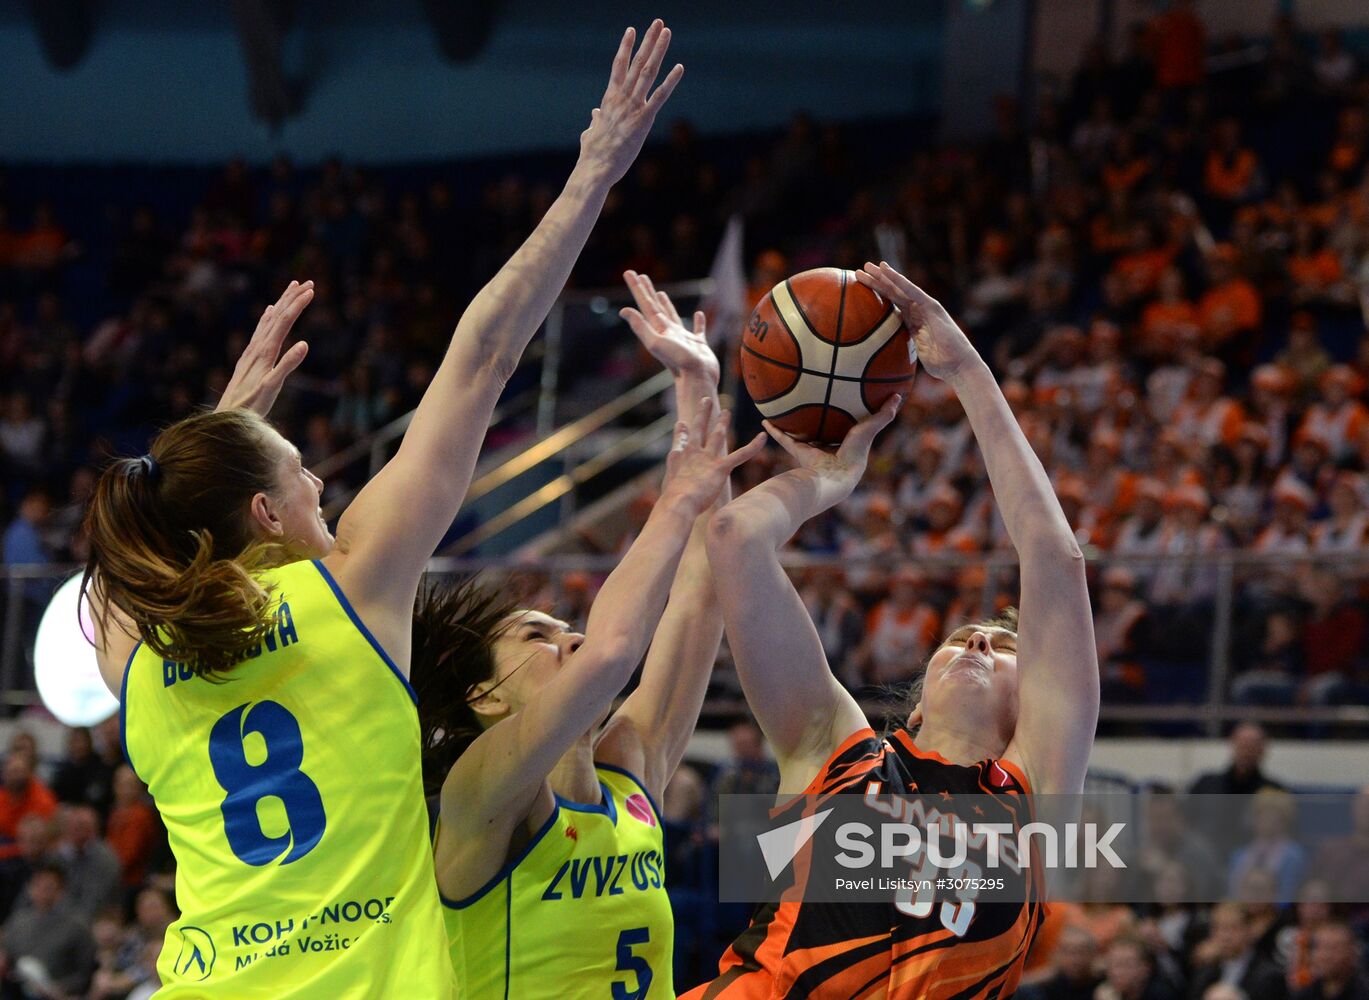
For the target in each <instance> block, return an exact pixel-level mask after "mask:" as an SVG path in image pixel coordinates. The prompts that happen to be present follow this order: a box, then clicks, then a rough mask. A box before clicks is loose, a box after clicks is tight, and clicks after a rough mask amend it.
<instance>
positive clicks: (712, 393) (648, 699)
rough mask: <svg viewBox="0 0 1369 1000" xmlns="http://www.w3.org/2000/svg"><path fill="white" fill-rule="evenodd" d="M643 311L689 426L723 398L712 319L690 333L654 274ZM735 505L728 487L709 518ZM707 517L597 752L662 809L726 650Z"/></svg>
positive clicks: (639, 284)
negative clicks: (637, 781)
mask: <svg viewBox="0 0 1369 1000" xmlns="http://www.w3.org/2000/svg"><path fill="white" fill-rule="evenodd" d="M623 278H624V280H625V281H626V282H627V286H628V288H629V289H630V290H631V291H632V295H633V298H634V299H636V302H637V308H636V309H624V310H623V311H622V316H623V318H624V319H626V320H627V321H628V325H629V326H631V327H632V332H633V333H635V334H636V335H637V338H638V339H639V340H640V341H641V342H642V344H643V346H645V347H646V349H647V350H648V351H650V352H651V355H652V356H653V357H654V358H656V360H657V361H660V362H661V364H663V365H665V366H666V368H667V369H669V370H670V373H671V374H672V375H674V377H675V405H676V407H677V409H678V411H679V413H678V416H679V419H680V420H682V421H684V422H685V423H691V422H693V421H695V420H696V419H697V415H696V410H697V408H698V405H699V403H700V401H702V400H704V399H708V400H713V401H715V402H716V400H717V398H718V359H717V357H716V356H715V355H714V353H713V349H712V348H711V347H709V346H708V340H707V338H706V336H705V333H704V314H703V313H702V312H696V313H695V314H694V328H693V329H692V330H691V329H689V328H688V327H686V326H685V325H684V321H683V320H682V319H681V318H680V314H679V313H678V312H676V310H675V306H674V304H673V303H672V302H671V301H670V297H669V296H668V295H666V294H665V293H664V292H660V291H657V290H656V289H655V287H654V286H653V285H652V284H651V279H650V278H648V277H647V276H646V275H643V274H637V273H636V272H635V271H628V272H627V273H626V274H624V275H623ZM730 499H731V489H730V488H729V485H728V484H727V483H723V486H722V489H721V490H719V491H718V497H717V500H716V501H715V502H714V504H713V506H712V507H711V508H710V510H715V509H717V507H718V506H719V505H720V504H724V503H726V502H727V501H728V500H730ZM708 520H709V511H705V512H704V513H703V514H702V515H700V516H699V517H698V518H696V519H695V521H694V529H693V531H692V532H690V536H689V542H688V543H687V544H686V545H685V550H684V555H683V556H682V557H681V559H680V567H679V569H678V570H676V572H675V582H674V583H673V584H672V585H671V588H670V597H669V599H668V600H667V601H666V606H665V613H664V614H662V615H661V623H660V624H659V625H658V626H657V627H656V634H655V637H654V638H653V639H652V640H651V647H650V649H648V650H647V654H646V663H645V664H644V665H643V667H642V679H641V683H639V684H638V685H637V689H636V690H635V691H633V692H632V694H630V695H629V696H628V697H627V700H626V701H624V702H623V704H622V706H621V707H620V708H619V709H618V711H617V712H615V713H614V714H613V718H612V719H611V720H609V723H608V725H607V726H606V727H605V729H604V733H603V735H602V736H601V737H600V739H599V742H598V744H597V746H596V747H595V759H596V760H600V761H603V762H604V763H607V764H616V765H617V766H619V767H622V768H625V769H626V770H628V771H631V772H632V773H633V774H635V775H638V776H639V777H640V778H641V780H642V782H643V783H644V784H645V785H646V787H647V789H648V790H649V791H650V792H651V794H652V795H653V796H654V797H655V798H656V800H657V801H658V802H659V801H660V799H661V795H662V793H663V792H664V791H665V786H666V783H667V782H669V781H670V776H671V775H672V774H674V773H675V769H676V768H677V767H678V766H679V764H680V759H681V758H682V757H683V756H684V752H685V749H686V747H688V745H689V737H690V736H691V735H692V734H693V732H694V727H695V725H697V723H698V721H699V709H700V708H701V707H702V706H703V701H704V695H706V694H707V693H708V678H709V676H710V675H711V674H712V673H713V663H714V661H715V660H716V659H717V656H718V646H719V645H720V644H721V643H722V637H723V619H722V612H721V611H720V609H719V607H718V596H717V594H716V592H715V591H714V588H713V575H712V573H710V572H709V569H708V553H707V551H706V550H705V545H704V541H705V532H706V529H707V527H708Z"/></svg>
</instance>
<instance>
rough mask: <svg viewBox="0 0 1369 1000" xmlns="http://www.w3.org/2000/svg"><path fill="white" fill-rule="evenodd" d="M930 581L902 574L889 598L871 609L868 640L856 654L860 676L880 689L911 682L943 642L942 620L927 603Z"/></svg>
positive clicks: (895, 579) (915, 574)
mask: <svg viewBox="0 0 1369 1000" xmlns="http://www.w3.org/2000/svg"><path fill="white" fill-rule="evenodd" d="M926 588H927V579H926V577H925V576H924V575H923V574H922V573H921V572H920V571H918V570H915V569H912V568H911V567H910V568H906V569H902V570H899V571H898V572H897V573H896V574H894V577H893V579H892V581H891V582H890V586H889V596H888V597H887V598H886V599H885V600H883V601H881V602H880V603H879V604H877V605H875V607H874V608H872V609H871V611H870V613H869V615H868V616H867V618H866V622H865V640H864V642H863V643H862V644H861V647H860V649H859V650H858V651H857V653H856V656H857V661H858V663H859V664H860V676H861V678H862V679H863V681H864V682H865V683H866V684H869V685H872V686H875V687H879V686H881V685H885V684H893V683H896V682H898V681H903V680H908V679H909V678H910V677H912V676H913V674H914V673H916V672H917V671H918V670H920V669H921V668H922V666H923V665H924V663H925V661H926V659H927V656H928V655H929V654H930V653H931V651H932V649H933V648H934V647H935V644H936V642H937V641H938V639H939V638H940V629H941V618H940V616H939V615H938V614H937V613H936V610H935V609H934V608H933V607H932V606H931V605H930V604H929V603H927V600H926Z"/></svg>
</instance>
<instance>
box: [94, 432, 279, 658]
mask: <svg viewBox="0 0 1369 1000" xmlns="http://www.w3.org/2000/svg"><path fill="white" fill-rule="evenodd" d="M268 433H269V425H268V424H267V423H266V421H265V420H263V419H262V418H261V417H259V416H257V415H256V414H254V413H250V412H248V411H246V410H228V411H224V412H221V413H203V414H198V415H196V416H193V417H187V418H186V419H185V420H182V421H179V422H178V423H176V424H173V425H172V426H170V427H168V428H167V429H166V430H164V431H162V432H161V433H160V434H159V435H158V436H157V438H156V440H154V441H153V442H152V447H151V449H150V450H149V453H148V454H147V455H144V456H142V457H141V458H126V459H120V460H118V461H116V462H114V463H112V464H111V465H110V466H109V467H108V468H106V469H105V470H104V472H103V473H102V474H101V476H100V478H99V481H98V482H97V483H96V486H95V491H94V494H93V496H92V498H91V501H90V506H89V509H88V511H87V514H86V531H87V533H88V535H89V537H90V542H91V553H90V559H89V561H88V562H87V564H86V571H85V577H84V579H83V580H82V583H81V589H82V592H83V594H84V593H89V592H93V593H94V596H95V597H96V598H98V600H99V606H100V607H101V608H102V620H101V625H102V627H103V628H104V629H106V630H107V629H108V628H109V626H110V620H111V611H112V609H113V608H118V609H119V610H120V611H121V612H123V613H124V614H125V615H126V616H127V617H128V619H129V620H130V621H131V622H132V625H133V629H134V630H135V631H136V638H138V639H140V640H141V641H142V642H143V643H144V644H146V645H147V647H148V648H149V649H151V650H152V651H153V652H155V653H156V654H157V655H158V656H160V657H162V658H164V659H167V660H174V661H177V662H180V663H184V664H186V665H187V666H188V667H189V668H190V669H191V670H193V671H194V672H195V673H196V674H197V675H211V676H212V675H215V674H218V673H221V672H223V671H226V670H228V669H229V668H231V667H232V666H233V665H234V664H236V663H238V662H240V661H241V660H242V659H244V658H245V656H246V654H247V652H248V651H249V650H250V649H252V648H253V647H254V646H256V645H257V644H259V643H260V642H261V641H262V640H263V639H264V638H265V636H266V634H267V632H269V631H270V629H271V627H272V625H273V624H274V620H275V607H274V603H275V602H274V600H273V597H272V594H271V592H270V590H269V588H267V587H264V586H263V585H262V584H261V583H260V582H258V580H257V579H256V574H257V573H258V572H260V571H261V570H262V569H265V568H266V567H267V566H269V565H271V564H272V563H273V562H277V561H279V559H280V557H281V554H282V553H281V549H280V546H278V545H271V544H265V543H261V542H259V541H257V540H256V539H255V537H254V535H253V531H252V528H251V521H250V515H249V513H248V511H249V507H250V504H251V500H252V497H253V496H255V495H256V494H257V493H269V492H271V491H272V490H273V489H274V488H275V486H276V468H275V466H276V460H275V458H273V456H272V454H271V451H270V449H269V447H268V443H269V442H268V437H267V434H268Z"/></svg>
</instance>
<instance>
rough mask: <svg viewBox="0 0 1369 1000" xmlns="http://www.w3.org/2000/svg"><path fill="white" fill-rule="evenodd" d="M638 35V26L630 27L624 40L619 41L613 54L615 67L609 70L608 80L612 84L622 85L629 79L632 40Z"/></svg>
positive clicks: (625, 32)
mask: <svg viewBox="0 0 1369 1000" xmlns="http://www.w3.org/2000/svg"><path fill="white" fill-rule="evenodd" d="M636 37H637V29H636V28H628V29H627V30H626V31H624V32H623V38H622V41H620V42H619V43H618V51H617V52H615V53H614V55H613V69H612V70H610V71H609V75H608V82H609V84H610V85H611V86H621V85H622V83H623V81H624V80H625V79H627V67H628V63H629V62H630V61H631V59H632V41H633V39H635V38H636Z"/></svg>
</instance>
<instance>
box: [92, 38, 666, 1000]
mask: <svg viewBox="0 0 1369 1000" xmlns="http://www.w3.org/2000/svg"><path fill="white" fill-rule="evenodd" d="M665 41H666V39H665V38H664V37H663V33H662V29H661V27H660V25H659V23H657V25H655V26H654V27H653V30H652V32H651V33H649V36H648V40H647V44H646V45H645V46H644V47H643V53H641V54H639V57H638V58H639V62H638V63H637V64H636V65H637V66H638V68H639V72H637V73H636V74H634V75H631V76H629V74H628V72H627V67H628V64H629V56H630V54H631V50H632V43H633V34H632V32H631V31H629V32H628V33H627V35H625V36H624V39H623V42H622V45H621V46H620V49H619V53H618V58H617V59H616V60H615V62H614V74H613V79H612V81H611V82H610V84H609V87H608V91H607V92H606V94H605V95H604V99H603V102H602V104H601V107H600V108H597V109H595V111H594V114H593V118H592V121H591V124H590V127H589V128H588V129H587V130H586V131H585V132H584V133H583V135H582V136H581V150H580V158H579V161H578V162H577V164H576V166H575V169H574V171H573V172H572V174H571V178H570V180H569V182H568V183H567V185H566V188H565V190H564V191H563V192H562V193H561V195H560V197H559V198H558V199H557V200H556V201H555V202H554V203H553V205H552V206H551V207H550V208H549V209H548V211H547V213H546V215H545V216H544V217H543V219H542V221H541V223H540V224H539V225H538V227H537V229H536V231H535V232H534V233H533V234H532V236H531V237H530V238H529V239H528V241H527V242H526V243H525V244H524V245H523V247H521V248H520V249H519V251H518V252H517V253H516V254H515V255H514V257H513V258H512V259H511V260H510V262H509V263H508V264H507V265H506V266H505V267H504V269H503V270H501V272H500V273H499V274H498V275H497V276H496V277H495V278H494V280H493V281H492V282H491V283H490V284H489V285H488V286H486V287H485V288H484V289H483V290H482V291H481V292H480V294H479V295H478V296H477V297H476V298H475V300H474V301H473V302H472V303H471V305H470V307H469V309H468V310H467V311H466V314H465V315H464V316H463V317H462V319H461V322H460V324H459V325H458V326H457V329H456V332H455V334H454V336H453V338H452V342H451V346H450V348H449V350H448V352H447V355H446V357H445V359H444V360H443V362H442V364H441V366H440V367H439V369H438V371H437V374H436V375H435V377H434V380H433V383H432V385H431V386H430V387H429V389H428V391H427V392H426V393H425V394H424V396H423V399H422V401H421V403H420V404H419V407H418V410H417V412H416V413H415V415H414V419H413V422H412V424H411V425H410V428H409V431H408V433H407V435H406V436H405V438H404V442H403V445H402V446H401V448H400V449H399V452H398V453H397V454H396V456H395V458H394V459H393V460H392V461H391V462H390V463H389V464H388V465H386V467H385V468H384V469H383V470H382V471H381V473H380V474H379V475H377V476H376V477H375V478H374V479H373V480H372V481H371V482H370V483H369V484H368V485H367V486H366V487H365V489H364V490H363V491H362V492H361V493H360V495H359V496H358V497H357V499H356V500H355V502H354V503H353V504H352V505H351V507H350V508H349V509H348V510H347V511H346V513H345V514H344V515H343V517H342V520H341V523H340V524H339V527H338V536H337V539H336V541H335V540H334V539H333V538H332V536H331V535H330V534H329V532H328V529H327V526H326V525H325V524H324V522H323V519H322V517H321V515H320V511H319V506H318V503H319V492H320V489H321V486H322V484H321V483H320V482H319V481H318V480H317V479H315V478H314V477H313V476H311V475H310V474H309V472H308V471H307V470H306V469H304V468H303V466H302V465H301V463H300V455H299V452H298V450H297V449H296V448H295V447H294V446H293V445H291V444H290V443H289V442H288V441H286V440H285V439H284V438H282V437H281V436H280V435H279V434H278V433H277V432H276V431H275V430H273V429H272V428H271V427H270V425H269V424H267V423H266V422H265V420H264V419H262V416H261V414H262V413H264V412H265V411H266V410H267V409H269V406H270V404H271V402H272V400H273V399H274V396H275V393H276V392H277V391H278V390H279V387H280V382H281V380H282V379H283V378H284V377H285V375H286V374H288V372H289V370H290V369H291V368H292V367H294V366H295V365H297V364H298V363H299V361H300V360H301V359H302V357H303V354H304V351H305V348H303V347H302V346H301V345H296V346H295V347H293V348H291V350H290V351H288V352H287V353H286V354H285V355H284V356H283V357H282V356H281V355H280V349H281V346H282V344H283V342H284V339H285V337H286V335H287V334H288V332H289V329H290V325H291V324H292V323H293V322H294V320H295V318H297V317H298V315H299V313H300V311H302V310H303V308H304V307H305V306H306V305H307V303H308V301H309V299H310V297H311V295H312V289H311V288H310V286H309V285H308V284H305V285H291V287H290V289H288V290H287V291H286V293H285V295H284V296H283V297H282V299H281V301H280V302H278V303H277V304H276V305H275V306H274V307H272V309H270V310H268V312H267V315H266V316H265V317H263V321H262V324H261V326H260V327H259V328H258V331H257V333H256V334H255V335H254V338H253V341H252V343H251V345H249V348H248V351H247V353H246V354H245V355H244V358H243V360H242V361H241V362H240V364H239V370H238V372H237V373H235V379H234V383H233V384H232V385H230V391H229V392H228V393H226V398H225V401H224V402H225V406H224V407H223V408H221V410H220V411H219V412H215V413H208V414H200V415H197V416H193V417H189V418H187V419H185V420H182V421H180V422H179V423H177V424H174V425H173V426H171V427H170V428H168V429H167V430H165V431H163V432H162V433H161V434H160V435H158V437H157V438H156V440H154V441H153V443H152V447H151V449H150V451H149V453H148V454H147V455H144V456H142V457H141V458H137V459H125V460H122V461H119V462H115V463H114V464H113V465H111V466H110V467H109V468H108V469H106V470H105V472H104V473H103V474H102V476H101V478H100V480H99V483H98V484H97V487H96V490H95V493H94V496H93V499H92V502H91V507H90V511H89V514H88V520H87V525H88V529H89V532H90V536H91V542H92V556H91V560H90V564H89V566H88V571H87V583H88V584H89V585H90V596H91V597H92V599H93V605H94V607H93V611H94V617H95V619H96V620H97V622H98V623H99V625H98V632H97V646H98V651H99V658H100V666H101V670H102V673H103V675H104V677H105V680H106V682H107V683H108V684H109V685H110V687H111V688H112V689H113V690H116V691H119V692H120V693H121V695H122V698H121V700H122V713H123V731H124V737H125V743H126V751H127V753H128V756H129V758H130V761H131V763H132V765H133V767H134V769H135V770H136V771H137V772H138V774H139V775H140V776H141V777H142V779H143V780H144V781H145V782H146V783H147V785H148V787H149V790H150V791H151V793H152V796H153V798H154V799H155V801H156V803H157V807H158V809H159V810H160V812H161V814H162V817H163V819H164V821H165V823H166V826H167V830H168V833H169V835H170V841H171V846H172V849H173V851H174V853H175V855H176V860H177V873H176V879H177V882H176V894H177V901H178V903H179V905H180V909H181V914H182V915H181V918H180V919H179V920H178V921H176V922H175V923H174V924H172V925H171V927H170V928H169V929H168V931H167V935H166V941H165V944H164V947H163V949H162V954H161V959H160V962H159V964H158V971H159V974H160V976H161V980H162V983H163V990H162V992H161V993H160V994H159V996H164V997H169V998H177V997H186V998H189V997H194V998H216V997H232V998H251V997H270V998H281V997H320V998H323V997H326V998H329V1000H332V998H336V997H356V998H362V997H404V998H409V997H414V998H426V997H444V998H445V997H447V996H449V995H450V993H451V992H452V980H453V977H452V972H451V967H450V963H449V962H448V961H447V959H446V951H445V935H444V931H443V927H442V918H441V909H440V903H439V900H438V896H437V893H436V891H435V888H434V874H433V867H432V855H431V848H430V844H429V839H428V831H427V822H426V814H425V811H424V809H423V808H422V779H421V766H420V745H419V728H418V721H417V714H416V711H415V708H414V703H413V696H412V690H411V689H410V688H409V685H408V680H407V677H408V672H409V671H408V667H409V643H410V633H411V619H412V614H413V603H414V598H415V596H416V594H417V590H418V583H419V578H420V576H421V574H422V571H423V568H424V565H425V564H426V562H427V559H428V557H429V555H430V554H431V553H432V551H433V549H434V547H435V546H436V545H437V543H438V542H439V541H440V539H441V538H442V535H443V534H444V533H445V532H446V531H447V530H448V528H449V527H450V525H451V522H452V520H453V518H454V517H455V515H456V513H457V509H458V507H459V506H460V504H461V501H462V498H463V496H464V495H465V491H466V488H467V485H468V484H469V482H470V478H471V474H472V470H473V468H474V465H475V461H476V458H477V454H478V451H479V446H480V441H481V438H482V437H483V433H484V429H485V427H486V426H487V424H488V422H489V418H490V414H491V411H492V410H493V408H494V405H495V401H496V400H497V399H498V397H499V395H500V392H501V391H502V389H503V387H504V384H505V382H506V381H507V379H508V377H509V375H510V374H511V373H512V371H513V370H514V368H515V366H516V365H517V363H518V359H519V357H520V355H521V353H522V350H523V348H524V347H525V346H526V344H527V342H528V341H529V340H530V339H531V337H532V335H533V334H534V333H535V332H536V330H537V328H538V327H539V326H540V324H541V322H542V320H543V319H544V318H545V316H546V314H547V312H548V310H549V309H550V307H551V304H552V302H553V301H554V300H555V297H556V295H557V293H558V291H559V290H560V288H561V286H562V285H563V284H564V282H565V280H566V277H567V276H568V274H569V272H570V269H571V265H572V264H573V262H574V260H575V258H576V256H577V255H578V254H579V252H580V249H581V247H582V246H583V245H584V242H585V240H586V238H587V237H588V234H589V232H590V229H591V227H592V225H593V223H594V220H595V219H596V218H597V216H598V214H599V211H600V209H601V208H602V206H603V203H604V199H605V197H606V196H607V194H608V191H609V189H610V187H611V186H612V185H613V184H614V183H615V182H616V181H617V180H619V179H620V178H621V177H622V176H623V174H624V173H625V172H626V170H627V168H628V166H629V165H630V164H631V162H632V160H633V159H634V158H635V156H636V154H637V151H638V150H639V149H640V148H641V144H642V142H643V140H644V139H645V137H646V134H647V132H648V131H649V130H650V127H651V123H652V121H653V119H654V118H655V115H656V112H657V111H658V110H659V108H660V106H661V105H662V104H663V103H664V101H665V99H666V97H667V96H668V95H669V93H670V91H671V89H673V87H674V86H675V83H676V82H677V81H678V80H679V77H680V75H681V72H682V70H681V69H680V68H679V67H676V68H675V69H674V70H672V71H671V73H670V75H669V76H668V77H667V78H666V80H665V82H664V83H663V85H662V86H661V88H660V89H659V90H657V91H656V92H655V93H654V94H651V93H650V90H651V87H652V83H653V80H654V77H655V73H656V69H657V68H658V67H659V65H660V62H661V59H662V57H663V55H664V50H665ZM643 66H648V67H650V68H651V72H650V74H649V75H648V74H647V73H646V72H645V71H644V70H642V69H641V67H643ZM278 359H279V360H278ZM235 407H239V408H235Z"/></svg>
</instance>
